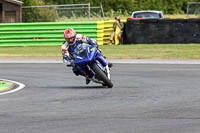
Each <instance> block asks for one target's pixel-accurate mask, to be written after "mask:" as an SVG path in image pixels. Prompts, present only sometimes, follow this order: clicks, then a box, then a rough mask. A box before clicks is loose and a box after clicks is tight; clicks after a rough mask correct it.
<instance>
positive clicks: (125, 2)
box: [21, 0, 200, 21]
mask: <svg viewBox="0 0 200 133" xmlns="http://www.w3.org/2000/svg"><path fill="white" fill-rule="evenodd" d="M21 1H23V2H24V4H23V6H38V5H62V4H84V3H90V5H91V6H92V7H93V6H100V4H102V6H103V10H104V13H105V16H106V17H114V16H116V15H122V16H125V15H126V16H131V13H132V12H133V11H137V10H161V11H163V12H164V14H184V13H186V11H187V2H188V0H98V1H94V0H21ZM189 1H190V2H200V0H189ZM41 10H45V9H40V10H39V9H38V11H32V12H34V13H35V12H36V13H37V14H39V16H40V17H47V16H45V15H48V16H49V14H40V12H41ZM27 12H28V11H27ZM29 12H30V11H29ZM52 12H53V11H52ZM50 15H51V16H52V17H51V19H49V21H52V20H55V19H56V16H55V13H54V14H50ZM26 19H28V20H31V16H30V15H28V16H26Z"/></svg>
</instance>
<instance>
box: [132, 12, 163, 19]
mask: <svg viewBox="0 0 200 133" xmlns="http://www.w3.org/2000/svg"><path fill="white" fill-rule="evenodd" d="M134 18H161V15H160V14H159V13H150V12H146V13H136V14H135V15H134Z"/></svg>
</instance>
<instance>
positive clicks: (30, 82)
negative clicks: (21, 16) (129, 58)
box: [0, 63, 200, 133]
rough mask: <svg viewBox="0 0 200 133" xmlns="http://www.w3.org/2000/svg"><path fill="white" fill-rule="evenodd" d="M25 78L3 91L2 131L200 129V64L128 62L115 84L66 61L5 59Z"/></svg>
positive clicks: (10, 74) (3, 71)
mask: <svg viewBox="0 0 200 133" xmlns="http://www.w3.org/2000/svg"><path fill="white" fill-rule="evenodd" d="M0 75H1V78H3V79H9V80H13V81H17V82H21V83H23V84H25V85H26V86H25V88H23V89H22V90H20V91H17V92H14V93H10V94H6V95H1V96H0V132H1V133H103V132H105V133H199V132H200V87H199V86H200V82H199V81H200V80H199V79H200V65H199V64H184V63H183V64H124V63H114V67H113V68H112V69H111V75H112V82H113V84H114V87H113V88H112V89H109V88H104V87H102V86H101V85H99V84H95V83H91V84H89V85H86V84H85V79H84V78H83V77H81V76H75V75H73V74H72V72H71V68H67V67H65V66H64V65H63V64H61V63H1V64H0Z"/></svg>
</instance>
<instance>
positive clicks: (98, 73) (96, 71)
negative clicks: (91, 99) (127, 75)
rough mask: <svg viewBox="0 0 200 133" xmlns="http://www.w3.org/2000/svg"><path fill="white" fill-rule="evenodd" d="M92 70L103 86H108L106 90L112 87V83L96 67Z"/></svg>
mask: <svg viewBox="0 0 200 133" xmlns="http://www.w3.org/2000/svg"><path fill="white" fill-rule="evenodd" d="M93 70H94V72H95V73H96V75H97V76H98V77H99V78H100V79H101V80H102V81H103V82H104V83H105V85H106V86H108V88H112V87H113V83H112V82H111V81H110V79H109V78H108V77H107V76H106V74H105V73H104V72H103V71H102V70H101V69H100V68H99V67H98V66H97V65H94V66H93Z"/></svg>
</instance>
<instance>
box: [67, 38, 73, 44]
mask: <svg viewBox="0 0 200 133" xmlns="http://www.w3.org/2000/svg"><path fill="white" fill-rule="evenodd" d="M74 38H75V37H71V38H65V40H66V41H67V42H68V43H69V44H72V43H74Z"/></svg>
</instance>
